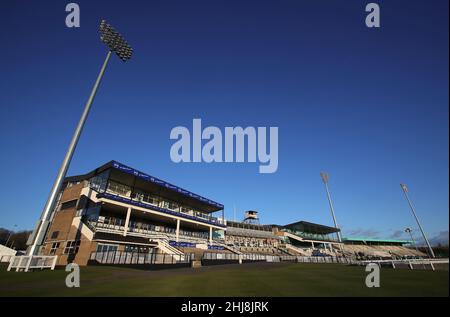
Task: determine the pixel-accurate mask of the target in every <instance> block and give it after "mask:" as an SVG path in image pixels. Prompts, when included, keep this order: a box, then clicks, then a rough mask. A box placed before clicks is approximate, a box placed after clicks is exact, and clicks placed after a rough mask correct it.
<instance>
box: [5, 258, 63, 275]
mask: <svg viewBox="0 0 450 317" xmlns="http://www.w3.org/2000/svg"><path fill="white" fill-rule="evenodd" d="M57 260H58V256H56V255H54V256H48V255H33V256H30V255H20V256H13V257H12V258H11V259H10V261H9V265H8V271H11V269H16V272H18V271H21V270H23V271H25V272H27V271H29V270H30V269H41V270H42V269H51V270H54V269H55V266H56V262H57Z"/></svg>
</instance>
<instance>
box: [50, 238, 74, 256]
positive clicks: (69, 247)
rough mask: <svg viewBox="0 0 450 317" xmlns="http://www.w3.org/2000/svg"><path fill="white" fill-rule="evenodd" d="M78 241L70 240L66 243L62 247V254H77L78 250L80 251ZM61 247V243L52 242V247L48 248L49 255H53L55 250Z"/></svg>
mask: <svg viewBox="0 0 450 317" xmlns="http://www.w3.org/2000/svg"><path fill="white" fill-rule="evenodd" d="M80 243H81V241H80V240H70V241H66V245H65V247H64V252H63V254H76V253H78V250H79V249H80ZM60 245H61V242H53V243H52V246H51V248H50V255H55V254H56V250H58V249H59V247H60Z"/></svg>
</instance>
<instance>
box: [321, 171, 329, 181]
mask: <svg viewBox="0 0 450 317" xmlns="http://www.w3.org/2000/svg"><path fill="white" fill-rule="evenodd" d="M320 177H322V180H323V182H324V183H325V184H327V183H328V174H327V173H325V172H320Z"/></svg>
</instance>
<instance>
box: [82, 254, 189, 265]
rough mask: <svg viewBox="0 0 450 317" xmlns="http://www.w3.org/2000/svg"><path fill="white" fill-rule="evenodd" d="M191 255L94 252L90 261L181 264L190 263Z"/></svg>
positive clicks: (103, 262)
mask: <svg viewBox="0 0 450 317" xmlns="http://www.w3.org/2000/svg"><path fill="white" fill-rule="evenodd" d="M191 258H192V255H191V254H166V253H139V252H129V251H106V252H92V253H91V255H90V260H92V261H96V262H97V263H100V264H179V263H190V262H191Z"/></svg>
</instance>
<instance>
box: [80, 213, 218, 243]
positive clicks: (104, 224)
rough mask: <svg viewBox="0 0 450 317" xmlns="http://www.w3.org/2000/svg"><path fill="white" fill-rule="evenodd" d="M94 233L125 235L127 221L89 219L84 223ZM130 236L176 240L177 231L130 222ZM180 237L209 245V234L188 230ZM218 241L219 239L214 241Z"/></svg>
mask: <svg viewBox="0 0 450 317" xmlns="http://www.w3.org/2000/svg"><path fill="white" fill-rule="evenodd" d="M84 222H85V223H87V225H88V226H89V227H90V228H91V229H93V230H94V231H98V229H100V230H102V229H103V230H104V231H109V232H112V233H117V234H123V232H124V231H125V220H124V219H120V218H113V217H110V218H105V219H104V220H101V221H99V220H98V219H97V220H92V219H88V220H85V221H84ZM127 234H128V235H134V236H146V237H148V238H152V237H156V236H161V235H164V236H166V237H167V238H168V239H175V238H176V230H175V229H174V228H170V227H164V226H155V225H153V224H148V223H141V222H130V224H129V225H128V230H127ZM179 237H181V238H182V239H188V240H189V239H191V240H196V241H195V242H197V243H207V242H208V239H209V234H208V233H207V232H193V231H187V230H181V229H180V230H179ZM214 240H217V239H214Z"/></svg>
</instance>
